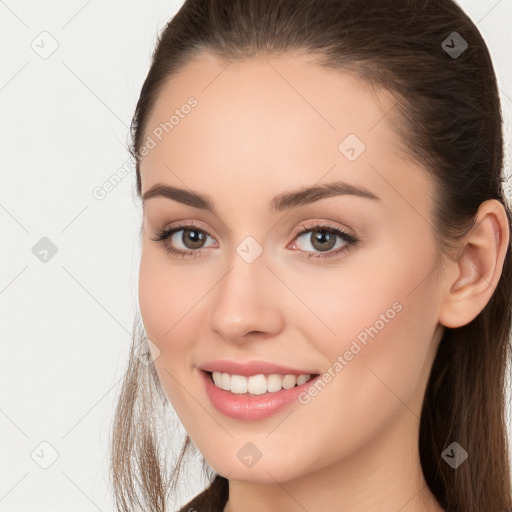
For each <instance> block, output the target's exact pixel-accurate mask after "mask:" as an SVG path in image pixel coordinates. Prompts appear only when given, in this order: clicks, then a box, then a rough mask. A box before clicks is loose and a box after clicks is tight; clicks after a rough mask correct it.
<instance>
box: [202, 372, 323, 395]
mask: <svg viewBox="0 0 512 512" xmlns="http://www.w3.org/2000/svg"><path fill="white" fill-rule="evenodd" d="M203 371H204V372H205V373H206V374H208V376H209V379H210V380H211V382H213V384H214V385H215V386H216V387H217V388H219V389H223V390H224V391H228V392H230V393H233V394H237V395H246V396H258V395H263V394H266V393H277V392H279V391H282V390H286V389H291V388H294V387H298V386H302V385H303V384H305V383H306V382H308V381H310V380H311V379H314V378H316V377H318V376H319V374H301V375H290V374H287V375H283V374H277V373H272V374H262V373H260V374H257V375H251V376H249V377H246V376H244V375H236V374H229V373H225V372H216V371H215V372H210V371H206V370H203Z"/></svg>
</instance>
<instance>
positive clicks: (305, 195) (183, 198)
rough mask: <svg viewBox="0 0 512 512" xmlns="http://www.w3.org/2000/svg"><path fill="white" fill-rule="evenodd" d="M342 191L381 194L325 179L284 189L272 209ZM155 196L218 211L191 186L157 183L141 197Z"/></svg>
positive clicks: (294, 205)
mask: <svg viewBox="0 0 512 512" xmlns="http://www.w3.org/2000/svg"><path fill="white" fill-rule="evenodd" d="M340 195H351V196H357V197H363V198H366V199H373V200H377V201H378V200H379V197H377V196H376V195H375V194H373V193H372V192H370V191H369V190H367V189H365V188H364V187H359V186H355V185H350V184H349V183H345V182H343V181H335V182H332V183H325V184H323V185H314V186H310V187H302V188H299V189H297V190H295V191H292V192H283V193H282V194H279V195H277V196H276V197H274V198H273V199H272V200H271V201H270V203H269V212H271V213H274V212H275V213H277V212H282V211H284V210H289V209H292V208H297V207H299V206H303V205H307V204H311V203H314V202H316V201H319V200H320V199H325V198H327V197H333V196H340ZM153 197H166V198H167V199H172V200H174V201H177V202H179V203H183V204H186V205H188V206H193V207H194V208H199V209H202V210H207V211H209V212H212V213H213V214H215V215H217V213H216V211H215V206H214V202H213V200H212V198H211V197H210V196H207V195H204V194H199V193H197V192H192V191H190V190H185V189H181V188H177V187H172V186H170V185H164V184H163V183H157V184H156V185H154V186H152V187H151V188H150V189H149V190H148V191H146V192H145V193H144V195H143V196H142V201H143V202H144V201H147V200H148V199H151V198H153Z"/></svg>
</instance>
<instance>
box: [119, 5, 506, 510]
mask: <svg viewBox="0 0 512 512" xmlns="http://www.w3.org/2000/svg"><path fill="white" fill-rule="evenodd" d="M454 32H456V33H457V35H454ZM454 37H455V38H456V39H455V41H457V45H458V46H457V49H461V48H462V49H463V48H464V46H463V45H462V44H461V43H463V42H464V41H465V42H466V43H467V48H465V49H464V50H463V51H462V53H461V54H459V55H457V54H454V53H453V52H450V48H452V49H453V48H455V46H456V45H455V43H454V42H453V41H454V39H453V38H454ZM459 37H460V38H461V39H458V38H459ZM450 38H452V39H450ZM446 41H447V42H446ZM295 49H300V50H305V51H307V52H308V53H310V54H312V55H315V56H320V57H321V59H319V65H323V66H329V67H331V68H334V69H341V68H344V69H346V70H351V71H354V72H356V73H357V74H358V76H359V77H360V78H361V79H363V80H365V81H366V82H367V83H369V84H372V85H375V86H380V87H384V88H386V89H387V90H389V91H391V92H392V93H393V94H394V97H395V98H397V102H396V104H395V108H394V110H393V112H392V114H390V115H396V116H397V117H396V119H397V120H398V121H399V122H395V123H394V124H393V126H394V127H395V129H396V130H397V131H398V134H399V135H400V137H401V140H402V141H404V143H405V144H404V146H405V147H406V148H408V151H409V153H410V156H411V157H413V158H415V159H416V160H417V161H418V162H420V163H421V164H423V165H424V166H425V167H426V168H427V170H428V171H429V172H430V173H431V175H432V177H433V180H434V182H435V183H436V187H437V193H436V196H435V198H434V201H435V204H434V207H435V208H434V216H435V219H434V220H435V228H436V232H437V234H438V235H439V239H440V241H441V243H440V244H439V249H440V250H441V251H445V252H446V251H449V250H450V249H449V248H450V246H451V245H453V243H454V242H456V241H457V240H458V238H460V236H462V235H463V234H465V233H466V232H467V230H468V229H469V228H470V227H471V225H472V223H473V222H474V217H475V214H476V212H477V210H478V207H479V205H480V204H481V203H482V202H483V201H485V200H487V199H497V200H498V201H500V202H501V203H502V204H503V205H504V207H505V209H506V212H507V217H508V223H509V229H510V226H511V213H510V207H509V205H508V202H507V200H506V197H505V194H504V186H503V185H504V177H503V135H502V115H501V107H500V100H499V95H498V87H497V82H496V76H495V72H494V69H493V65H492V61H491V58H490V56H489V52H488V49H487V46H486V44H485V42H484V40H483V38H482V36H481V34H480V33H479V31H478V29H477V28H476V26H475V25H474V24H473V22H472V21H471V20H470V18H469V17H468V16H467V15H466V14H465V13H464V12H463V11H462V10H461V8H460V7H459V6H458V5H457V4H456V3H455V2H454V1H452V0H402V1H397V0H373V1H372V0H187V1H186V2H185V3H184V4H183V6H182V7H181V8H180V10H179V11H178V12H177V13H176V15H175V16H174V17H173V18H172V20H171V21H170V22H169V23H168V24H167V26H166V27H165V28H164V30H163V31H162V33H161V34H160V36H159V39H158V43H157V45H156V49H155V51H154V54H153V58H152V63H151V67H150V70H149V72H148V75H147V77H146V79H145V82H144V84H143V87H142V91H141V93H140V97H139V100H138V103H137V106H136V110H135V114H134V117H133V120H132V132H131V135H132V142H131V145H130V147H129V150H130V152H131V154H132V155H133V156H134V157H135V158H136V160H137V193H138V195H139V197H140V195H141V180H140V172H139V166H138V161H139V151H140V149H141V147H142V144H143V137H144V136H145V133H146V129H147V126H146V124H147V119H148V116H149V113H150V111H151V109H152V107H153V105H154V104H155V100H156V98H157V97H158V95H159V93H160V91H161V90H162V86H163V85H164V84H165V83H166V81H167V80H168V79H169V78H170V77H172V76H175V75H176V74H177V73H179V71H180V69H182V68H183V66H184V65H185V64H187V63H188V62H190V61H191V60H192V59H193V58H194V57H195V56H198V55H200V54H201V53H208V54H214V55H218V56H220V57H223V58H225V59H227V60H243V59H249V58H251V57H252V56H254V55H256V54H257V53H261V52H267V53H268V54H278V53H284V52H286V51H292V50H295ZM459 53H460V52H459ZM511 287H512V259H511V246H510V244H509V247H508V249H507V254H506V257H505V262H504V267H503V270H502V274H501V277H500V280H499V283H498V285H497V287H496V289H495V291H494V293H493V295H492V297H491V299H490V300H489V302H488V303H487V305H486V306H485V308H484V309H483V310H482V311H481V313H480V314H479V315H478V316H477V317H476V318H475V319H474V320H473V321H472V322H470V323H469V324H467V325H465V326H463V327H460V328H456V329H451V328H445V329H444V336H443V338H442V340H441V343H440V345H439V349H438V352H437V355H436V358H435V360H434V363H433V366H432V370H431V374H430V378H429V381H428V384H427V388H426V391H425V396H424V403H423V408H422V412H421V419H420V436H419V453H420V460H421V466H422V471H423V473H424V476H425V479H426V481H427V484H428V486H429V487H430V490H431V491H432V493H433V494H434V495H435V497H436V498H437V500H438V501H439V503H440V504H441V506H442V507H443V508H444V509H445V510H446V511H448V512H484V511H485V512H498V511H505V510H512V498H511V480H510V466H509V464H510V461H509V449H508V442H507V428H506V422H505V405H506V404H505V396H506V395H505V393H506V389H505V387H506V375H507V362H509V361H510V356H511V352H510V348H511V347H510V328H511V307H512V304H511V300H512V299H511V298H512V288H511ZM147 355H148V346H147V342H146V341H145V338H144V331H143V328H142V327H141V325H140V321H139V322H138V323H137V322H136V325H135V329H134V336H133V343H132V347H131V352H130V355H129V361H128V368H127V371H126V375H125V378H124V383H123V386H122V390H121V393H120V396H119V400H118V404H117V409H116V411H115V417H114V423H113V430H112V434H111V435H112V443H111V446H110V449H111V479H112V482H113V489H114V495H115V501H116V506H117V510H118V511H124V512H126V511H132V510H135V509H137V508H142V509H146V510H151V511H162V512H163V511H164V510H166V507H168V506H169V504H170V502H171V498H173V497H174V496H175V491H176V483H177V481H178V476H179V470H180V468H181V467H182V463H183V462H184V460H186V458H185V459H183V457H184V455H185V454H186V453H187V452H189V451H190V450H191V449H192V451H195V453H196V454H197V451H196V450H195V447H194V446H193V444H192V443H191V441H190V438H189V437H188V436H186V437H185V444H184V446H183V448H182V451H181V453H180V454H179V456H178V458H177V460H175V461H173V463H172V466H171V467H173V471H172V472H171V474H169V472H168V471H167V469H168V467H169V465H168V464H167V461H166V460H165V455H166V453H167V452H168V450H167V449H164V448H163V446H164V444H165V443H167V442H168V441H169V439H171V438H172V436H173V435H174V436H176V432H177V430H176V429H174V430H173V429H171V428H169V427H168V425H170V424H172V415H171V411H169V404H168V402H167V400H166V397H165V393H164V392H163V390H162V387H161V385H160V382H159V379H158V377H157V375H156V372H155V369H154V366H153V365H152V364H146V363H145V362H144V357H146V356H147ZM163 428H168V430H169V431H168V432H165V435H164V434H163V430H162V429H163ZM453 441H457V442H458V443H459V444H460V445H461V446H462V447H464V448H465V449H466V450H467V452H468V453H469V458H468V461H467V462H465V463H463V464H462V465H460V466H459V467H458V468H457V469H452V467H450V466H449V465H448V464H447V463H445V462H444V460H441V454H442V452H443V450H444V449H445V448H446V447H447V446H448V445H450V443H452V442H453ZM202 460H203V470H204V472H205V476H206V477H207V479H208V481H210V482H211V485H210V486H209V494H207V496H206V498H205V500H204V501H205V502H204V504H203V507H204V508H203V510H210V508H212V510H213V509H214V508H213V507H214V504H215V503H218V504H221V505H223V504H224V503H225V502H226V500H227V497H228V485H227V484H228V482H227V480H226V479H225V478H224V477H222V476H220V475H217V474H216V473H215V472H213V471H212V470H211V468H209V467H208V465H207V464H206V462H205V461H204V458H203V459H202Z"/></svg>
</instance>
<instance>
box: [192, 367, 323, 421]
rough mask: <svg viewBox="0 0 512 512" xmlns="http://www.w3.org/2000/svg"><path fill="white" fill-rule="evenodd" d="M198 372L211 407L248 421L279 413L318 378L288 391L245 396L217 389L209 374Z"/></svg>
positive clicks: (226, 414) (229, 415) (282, 390)
mask: <svg viewBox="0 0 512 512" xmlns="http://www.w3.org/2000/svg"><path fill="white" fill-rule="evenodd" d="M199 371H200V373H201V376H202V378H203V380H204V382H205V387H206V393H207V395H208V397H209V399H210V401H211V402H212V404H213V406H214V407H215V408H216V409H217V410H218V411H219V412H221V413H222V414H224V415H225V416H228V417H230V418H234V419H236V420H248V421H250V420H261V419H264V418H267V417H269V416H272V415H273V414H276V413H277V412H279V411H281V410H282V409H284V408H285V407H286V406H287V405H290V404H291V403H292V402H294V401H298V399H297V397H298V395H299V394H300V393H302V392H304V391H306V390H307V389H308V387H309V386H311V385H312V384H313V383H314V382H316V380H317V379H318V378H319V377H320V375H318V376H317V377H314V378H311V379H310V380H308V381H307V382H305V383H304V384H301V385H300V386H294V387H293V388H290V389H281V391H274V392H267V393H264V394H263V395H245V394H237V393H231V391H226V390H224V389H221V388H218V387H217V386H216V385H215V384H214V383H213V381H212V378H211V374H210V373H208V372H206V371H204V370H199Z"/></svg>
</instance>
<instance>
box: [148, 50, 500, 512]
mask: <svg viewBox="0 0 512 512" xmlns="http://www.w3.org/2000/svg"><path fill="white" fill-rule="evenodd" d="M226 64H227V61H224V60H221V59H219V58H218V57H214V56H212V55H204V56H203V57H201V58H200V59H197V60H195V61H193V63H191V64H190V65H189V66H187V67H186V68H185V69H184V70H183V71H182V72H180V74H179V75H178V76H177V77H176V78H174V79H173V80H171V81H170V82H168V83H167V84H166V86H165V88H164V89H163V90H162V91H161V93H160V95H159V96H158V99H157V101H156V104H155V108H154V110H153V111H152V113H151V116H150V118H149V120H148V123H147V125H146V126H147V131H146V133H147V134H149V133H151V130H152V129H153V128H154V127H156V126H158V125H159V123H161V122H165V121H166V120H168V119H169V115H170V113H172V111H174V109H176V108H179V107H180V106H181V105H183V104H184V103H186V100H187V98H189V97H190V96H194V97H195V98H196V99H197V101H198V105H197V106H196V107H195V108H194V109H193V110H192V111H191V112H190V114H188V116H185V117H184V118H183V119H181V120H180V123H179V125H177V126H176V127H175V128H174V129H173V130H172V131H171V132H170V133H169V134H168V135H167V136H164V137H163V138H162V141H160V142H159V143H158V144H157V145H156V147H155V148H153V149H152V150H151V151H150V152H149V154H148V155H147V156H146V157H145V158H144V159H143V161H142V163H141V167H140V169H141V177H142V193H143V194H144V193H145V192H146V191H148V190H149V189H150V188H151V187H152V186H153V185H155V184H156V183H163V184H168V185H172V186H176V187H180V188H185V189H187V190H193V191H196V192H199V193H202V194H206V195H209V196H210V197H211V199H212V201H214V204H215V208H216V211H217V215H214V214H213V213H210V212H207V211H206V210H201V209H198V208H194V207H192V206H189V205H185V204H181V203H179V202H177V201H173V200H170V199H168V198H164V197H155V198H151V199H148V200H146V201H145V202H144V221H143V241H142V254H141V263H140V281H139V303H140V310H141V315H142V319H143V322H144V326H145V329H146V332H147V335H148V338H149V339H150V340H151V341H152V343H153V344H154V347H156V348H157V349H158V350H156V349H155V348H153V355H154V357H155V368H156V370H157V373H158V376H159V379H160V381H161V383H162V386H163V388H164V390H165V393H166V395H167V397H168V398H169V401H170V402H171V404H172V406H173V408H174V409H175V411H176V413H177V414H178V416H179V418H180V420H181V422H182V423H183V425H184V427H185V429H186V430H187V432H188V434H189V435H190V437H191V439H192V441H193V443H194V444H195V445H196V447H197V448H198V449H199V451H200V452H201V453H202V454H203V456H204V457H205V458H206V460H207V461H208V463H209V464H210V465H211V466H212V467H213V469H215V471H217V472H218V473H220V474H221V475H223V476H225V477H227V478H228V479H229V496H230V497H229V501H228V503H227V505H226V508H225V511H227V512H242V511H244V512H252V511H259V512H262V511H263V512H265V511H276V510H287V511H290V512H295V511H301V512H302V511H303V510H308V511H310V512H313V511H320V510H321V511H339V510H347V511H348V510H350V511H351V512H359V511H365V512H372V511H375V512H377V511H379V512H396V511H398V510H400V511H401V512H413V511H415V512H416V511H428V512H434V511H441V510H443V509H442V508H441V507H440V506H439V505H438V504H437V502H436V501H435V499H434V497H433V495H432V494H431V493H430V491H429V489H428V486H427V485H426V482H425V479H424V477H423V473H422V471H421V466H420V461H419V453H418V429H419V417H420V412H421V405H422V401H423V394H424V391H425V387H426V383H427V379H428V376H429V372H430V368H431V365H432V362H433V359H434V356H435V353H436V349H437V346H438V343H439V341H440V339H441V335H442V332H443V326H449V327H457V326H461V325H464V324H466V323H468V322H470V321H471V320H472V319H473V318H474V317H475V316H476V315H477V314H478V313H479V312H480V311H481V310H482V309H483V307H484V306H485V304H486V303H487V302H488V300H489V299H490V297H491V295H492V293H493V291H494V287H495V286H496V283H497V282H498V279H499V276H500V273H501V269H502V265H503V260H504V257H505V252H506V247H507V244H508V237H509V233H508V225H507V220H506V214H505V212H504V209H503V207H502V206H501V205H500V203H498V202H497V201H487V202H485V203H483V204H482V205H481V207H480V210H479V212H478V217H477V222H476V224H475V227H474V228H473V230H472V231H471V232H470V233H468V235H467V236H466V237H465V238H464V239H462V240H461V242H460V246H459V248H458V252H456V253H454V255H452V256H451V257H444V256H442V255H441V254H440V252H439V250H438V249H437V246H436V242H435V238H434V232H435V228H434V223H433V219H432V214H431V208H432V197H433V196H432V194H433V193H434V185H433V182H432V180H431V178H430V176H429V174H428V172H427V171H426V170H425V169H424V168H423V167H422V166H421V165H420V164H419V163H417V162H415V161H413V160H412V159H411V158H408V157H407V156H406V154H405V152H404V151H402V149H403V146H402V143H401V141H400V139H399V138H398V136H397V135H396V133H395V132H394V131H393V122H394V118H393V112H392V107H393V105H394V103H395V101H396V100H395V99H394V98H393V96H392V95H391V94H389V93H388V92H386V91H384V90H373V89H369V88H368V86H366V85H364V84H363V83H362V82H360V81H359V80H358V78H357V77H356V76H354V75H352V74H349V73H348V72H345V71H340V70H326V69H322V68H320V67H319V66H317V65H315V64H314V63H313V62H311V59H310V57H306V56H304V55H301V54H291V53H290V54H287V55H286V56H271V57H255V58H252V59H250V60H246V61H244V62H232V63H231V64H230V65H229V66H227V67H226ZM205 87H206V88H205ZM203 89H204V90H203ZM350 133H353V134H356V135H357V136H358V137H359V139H360V140H362V141H363V142H364V144H365V145H366V150H365V151H364V152H363V153H362V154H361V155H360V156H359V157H358V158H357V159H356V160H355V161H353V162H351V161H349V160H348V159H347V158H346V157H345V156H344V155H343V154H342V153H341V152H340V151H339V150H338V145H339V144H340V142H342V141H343V140H344V139H345V137H346V136H347V135H348V134H350ZM336 180H343V181H346V182H347V183H350V184H353V185H358V186H363V187H365V188H366V189H368V190H370V191H371V192H372V193H373V194H375V195H376V196H378V198H379V199H378V200H371V199H366V198H362V197H357V196H351V195H342V196H334V197H329V198H323V199H321V200H319V201H317V202H315V203H312V204H310V205H303V206H300V207H297V208H294V209H292V210H290V211H287V212H279V213H269V212H268V211H267V205H268V203H269V202H270V200H271V199H272V198H273V197H274V196H276V195H278V194H281V193H283V192H288V191H291V190H295V189H297V188H298V187H301V186H309V185H315V184H322V183H330V182H332V181H336ZM189 221H193V222H194V224H195V225H196V226H197V227H198V229H200V230H201V231H202V232H203V233H206V234H207V235H209V236H207V237H206V239H205V242H204V248H203V249H199V251H202V254H201V255H200V256H198V257H191V256H186V257H184V258H181V257H177V256H174V255H172V254H169V253H168V252H167V251H166V250H165V247H164V245H163V243H162V242H158V241H154V240H152V238H153V237H154V236H155V233H157V232H158V230H160V229H163V228H165V227H171V225H173V226H174V225H176V224H178V223H182V224H187V223H188V222H189ZM321 221H329V222H330V224H332V225H334V226H335V227H339V228H341V229H344V230H346V231H348V232H349V233H351V234H353V235H355V236H356V237H358V238H359V240H360V241H359V244H358V245H356V246H354V247H352V248H350V249H348V250H347V251H345V252H343V253H342V254H338V255H336V256H334V257H332V258H323V259H322V258H318V259H316V258H307V254H308V253H310V254H311V253H314V254H317V255H318V254H325V253H322V251H321V249H318V248H315V246H313V245H312V242H311V240H312V235H314V234H315V224H316V223H318V222H321ZM302 223H307V224H308V228H309V226H311V228H310V229H312V231H309V232H308V233H307V234H305V235H301V236H300V237H295V238H294V232H295V230H297V228H298V227H300V225H301V224H302ZM297 231H298V230H297ZM182 234H184V235H186V234H187V231H185V232H183V231H181V232H178V234H177V235H176V234H175V235H174V237H173V240H174V247H176V248H179V249H182V250H196V251H197V250H198V249H194V245H191V243H190V238H185V241H183V239H182ZM188 234H189V235H190V232H188ZM247 236H252V237H253V238H254V239H255V240H256V241H257V242H258V243H259V245H260V246H261V248H262V249H263V252H262V253H261V255H260V256H259V257H257V258H256V260H255V261H254V262H252V263H250V264H249V263H247V262H246V261H245V260H244V259H242V258H241V257H240V256H239V255H238V254H237V252H236V248H237V246H238V245H239V244H240V243H241V242H242V241H243V240H244V239H245V238H246V237H247ZM336 240H337V242H336V246H335V247H334V248H331V249H329V248H328V249H327V250H328V251H330V252H331V253H333V252H335V251H336V250H337V249H338V248H339V247H342V245H343V244H344V240H343V239H341V238H338V237H336ZM166 242H167V243H168V244H171V242H170V240H169V239H168V240H167V241H166ZM293 242H295V243H296V244H297V245H293ZM324 243H325V242H324ZM184 244H187V245H184ZM317 247H318V246H317ZM325 247H326V246H325ZM329 247H332V246H329ZM301 251H302V255H301ZM396 302H398V303H399V304H400V305H401V306H402V309H401V311H400V312H398V313H396V315H395V316H394V318H393V319H392V320H390V321H388V322H387V323H386V324H385V327H384V328H382V329H381V330H379V332H378V334H377V335H376V336H375V337H374V338H369V340H368V343H367V345H366V346H363V348H362V350H361V351H360V352H358V353H357V355H355V356H354V357H353V359H352V360H351V361H349V362H348V364H347V365H346V366H345V367H344V368H343V370H342V371H341V372H339V373H337V374H336V376H335V377H334V378H333V379H332V380H331V381H330V382H329V383H328V384H327V385H326V386H325V388H324V389H323V390H322V391H321V392H320V393H318V395H317V396H315V397H314V398H313V399H311V401H310V402H309V403H308V404H307V405H302V404H299V403H294V404H293V405H291V406H289V407H287V408H286V409H284V410H283V411H281V412H279V413H277V414H275V415H273V416H270V417H269V418H266V419H263V420H258V421H242V420H235V419H232V418H228V417H226V416H224V415H222V414H221V413H220V412H218V411H217V410H216V409H215V408H214V407H213V405H212V404H211V403H210V401H209V399H208V397H207V395H206V393H205V390H204V386H203V382H202V380H201V379H200V378H199V374H198V367H200V366H201V364H202V363H205V362H206V361H211V360H214V359H232V360H237V361H250V360H263V361H272V362H275V363H278V364H284V365H287V366H291V367H294V368H304V369H310V370H314V371H315V372H316V373H320V374H322V373H323V372H325V371H327V370H328V368H329V367H332V365H333V363H334V362H335V361H336V358H337V356H338V355H340V354H344V353H345V352H346V350H348V349H349V347H350V345H351V343H352V341H353V340H354V339H355V338H356V337H357V335H358V334H359V333H361V331H363V330H364V328H365V327H369V326H371V325H374V324H375V322H376V321H377V320H378V319H379V318H381V317H380V315H381V314H384V313H385V312H386V311H387V310H388V309H389V308H391V307H392V305H393V304H394V303H396ZM247 442H251V443H253V444H254V445H255V446H256V447H257V448H258V450H259V451H260V452H261V453H262V457H261V459H260V460H259V461H258V462H257V463H256V464H254V465H253V466H252V467H250V468H248V467H246V466H245V465H244V464H243V463H242V462H241V461H240V460H239V458H238V457H237V452H238V451H239V450H240V449H241V448H242V447H243V446H244V445H245V444H246V443H247ZM439 455H440V454H439ZM444 463H445V462H444V461H443V460H442V459H441V458H440V464H444Z"/></svg>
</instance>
